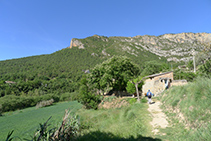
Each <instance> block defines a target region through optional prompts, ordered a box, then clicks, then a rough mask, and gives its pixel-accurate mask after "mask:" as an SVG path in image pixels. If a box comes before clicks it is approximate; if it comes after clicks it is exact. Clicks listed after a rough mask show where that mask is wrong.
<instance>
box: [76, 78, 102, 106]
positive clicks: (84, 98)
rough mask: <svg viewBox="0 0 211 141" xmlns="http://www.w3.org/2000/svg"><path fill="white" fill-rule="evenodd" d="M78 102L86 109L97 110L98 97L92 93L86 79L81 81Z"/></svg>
mask: <svg viewBox="0 0 211 141" xmlns="http://www.w3.org/2000/svg"><path fill="white" fill-rule="evenodd" d="M78 101H79V102H80V103H81V104H83V105H84V106H85V108H86V109H97V108H98V104H99V103H100V102H101V100H100V96H99V95H97V94H94V93H92V91H91V89H90V87H89V86H88V81H87V78H86V77H83V78H82V79H81V86H80V88H79V96H78Z"/></svg>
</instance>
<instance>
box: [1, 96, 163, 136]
mask: <svg viewBox="0 0 211 141" xmlns="http://www.w3.org/2000/svg"><path fill="white" fill-rule="evenodd" d="M128 101H129V99H128ZM81 107H82V105H81V104H79V103H77V102H63V103H58V104H55V105H53V106H49V107H44V108H39V109H36V108H35V107H33V108H27V109H24V110H18V111H15V112H8V113H5V114H4V115H3V116H2V117H0V131H1V135H0V140H4V139H6V136H7V134H8V132H9V131H11V130H13V129H14V130H15V131H14V133H13V137H15V140H16V139H17V140H19V139H18V137H20V138H21V139H24V138H28V139H31V137H30V136H32V135H33V134H34V133H35V131H36V129H37V128H38V127H39V123H44V122H45V121H46V120H47V119H48V118H49V117H50V116H52V118H51V120H50V122H49V123H50V124H51V125H52V127H58V124H60V123H61V121H62V117H63V115H64V111H65V109H70V110H71V109H72V112H73V113H74V114H76V115H78V116H79V119H80V127H81V131H80V133H79V135H78V136H77V137H76V140H96V139H97V140H122V139H128V140H138V139H139V140H140V139H142V140H160V139H158V138H156V139H154V137H153V135H152V134H151V126H150V124H149V122H150V121H151V120H152V119H151V117H150V116H149V112H148V111H147V108H148V104H147V103H135V104H130V105H128V106H125V107H121V108H110V109H99V110H92V109H90V110H87V109H83V108H81Z"/></svg>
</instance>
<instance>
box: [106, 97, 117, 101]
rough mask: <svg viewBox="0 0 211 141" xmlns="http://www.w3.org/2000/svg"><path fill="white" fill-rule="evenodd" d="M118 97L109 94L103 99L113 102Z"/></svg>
mask: <svg viewBox="0 0 211 141" xmlns="http://www.w3.org/2000/svg"><path fill="white" fill-rule="evenodd" d="M116 98H117V97H116V96H108V97H104V99H103V101H105V102H112V101H113V100H114V99H116Z"/></svg>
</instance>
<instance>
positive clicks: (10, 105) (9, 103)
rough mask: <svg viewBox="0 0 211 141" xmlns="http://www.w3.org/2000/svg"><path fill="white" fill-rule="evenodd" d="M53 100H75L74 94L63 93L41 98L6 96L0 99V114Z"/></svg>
mask: <svg viewBox="0 0 211 141" xmlns="http://www.w3.org/2000/svg"><path fill="white" fill-rule="evenodd" d="M50 99H53V100H54V102H59V101H72V100H76V93H64V94H62V95H56V94H45V95H42V96H15V95H7V96H4V97H1V98H0V105H1V109H0V111H1V112H7V111H15V110H17V109H24V108H27V107H32V106H35V105H36V104H37V103H39V102H41V101H47V100H50Z"/></svg>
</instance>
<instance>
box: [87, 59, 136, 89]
mask: <svg viewBox="0 0 211 141" xmlns="http://www.w3.org/2000/svg"><path fill="white" fill-rule="evenodd" d="M138 74H139V67H138V66H137V65H136V64H134V63H133V62H132V61H131V60H130V59H129V58H127V57H124V56H113V57H112V58H110V59H108V60H106V61H104V62H103V63H102V64H100V65H97V66H96V67H95V68H94V69H93V70H92V71H91V74H90V76H89V78H90V83H91V84H93V85H94V88H96V89H98V90H103V91H104V90H105V89H106V88H108V87H112V88H113V89H115V90H117V91H121V90H124V89H125V87H126V85H127V82H128V81H129V80H130V79H131V78H133V77H135V76H137V75H138Z"/></svg>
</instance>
